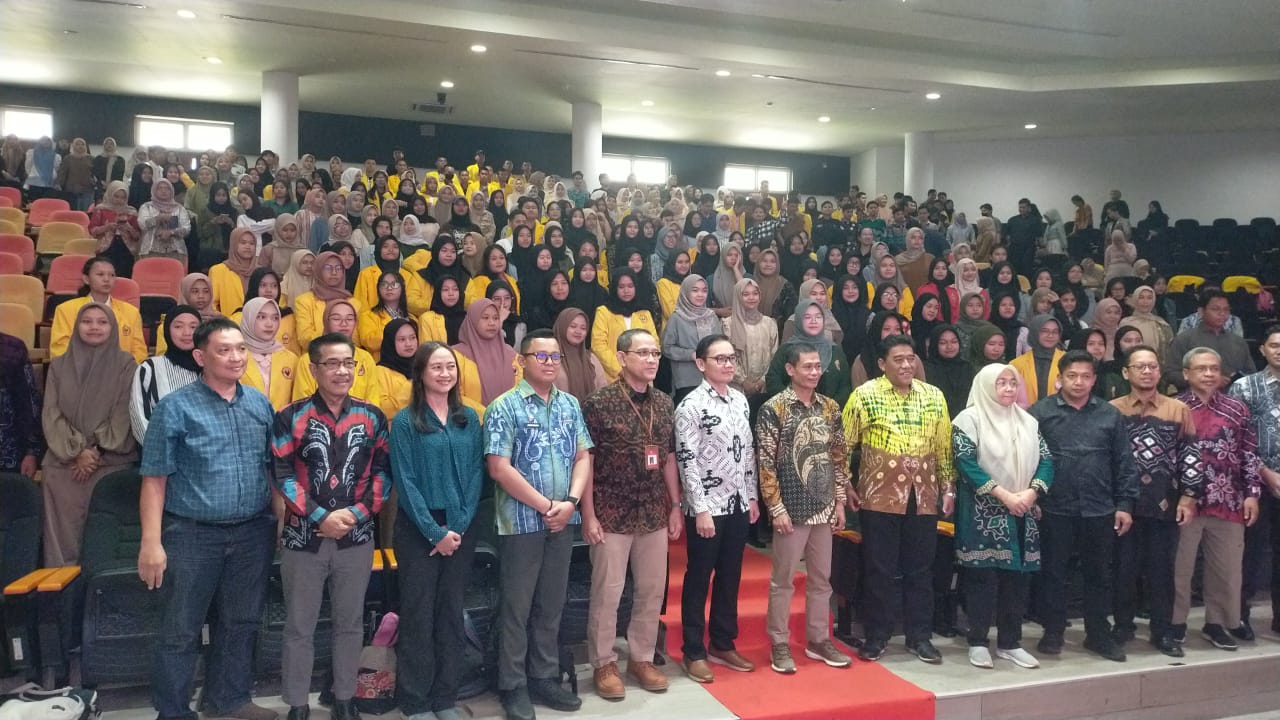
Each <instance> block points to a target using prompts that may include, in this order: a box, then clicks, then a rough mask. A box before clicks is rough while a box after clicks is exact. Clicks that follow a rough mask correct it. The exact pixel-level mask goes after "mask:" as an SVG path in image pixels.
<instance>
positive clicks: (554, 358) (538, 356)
mask: <svg viewBox="0 0 1280 720" xmlns="http://www.w3.org/2000/svg"><path fill="white" fill-rule="evenodd" d="M524 356H525V357H531V358H533V359H534V360H537V361H538V363H539V364H542V365H559V364H560V361H561V360H563V359H564V355H561V354H560V353H558V352H557V353H549V352H535V353H524Z"/></svg>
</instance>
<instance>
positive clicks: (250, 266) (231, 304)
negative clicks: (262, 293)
mask: <svg viewBox="0 0 1280 720" xmlns="http://www.w3.org/2000/svg"><path fill="white" fill-rule="evenodd" d="M229 250H230V252H228V253H227V259H226V260H224V261H223V262H220V263H218V264H217V265H214V266H213V267H211V268H209V281H210V282H211V283H212V285H213V307H214V309H216V310H217V311H218V312H220V313H222V314H223V315H229V314H231V313H232V312H234V311H235V310H236V308H239V307H242V306H243V305H244V295H245V291H246V290H248V288H249V278H250V277H252V276H253V271H254V270H257V269H258V267H259V266H260V265H261V258H260V257H259V256H258V239H257V238H256V237H254V234H253V231H252V230H250V229H248V228H243V227H238V228H235V229H234V230H232V231H231V245H230V248H229Z"/></svg>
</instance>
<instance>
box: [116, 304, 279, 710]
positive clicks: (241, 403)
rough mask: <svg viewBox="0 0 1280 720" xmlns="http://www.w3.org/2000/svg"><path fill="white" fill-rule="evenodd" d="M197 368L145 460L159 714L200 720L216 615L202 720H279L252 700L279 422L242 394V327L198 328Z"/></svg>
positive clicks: (160, 411) (260, 402)
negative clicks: (206, 647) (157, 620)
mask: <svg viewBox="0 0 1280 720" xmlns="http://www.w3.org/2000/svg"><path fill="white" fill-rule="evenodd" d="M194 357H195V360H196V362H197V363H199V365H200V366H201V368H203V375H202V377H201V381H200V382H197V383H192V384H191V385H188V386H186V387H184V388H181V389H179V390H175V391H174V392H172V393H170V394H169V395H167V396H165V397H164V399H162V400H161V401H160V404H159V405H157V406H156V409H155V411H154V413H153V414H152V417H151V424H150V425H149V426H148V427H147V436H146V447H145V450H144V451H143V455H142V467H141V474H142V499H141V508H140V510H141V516H142V545H141V548H140V549H139V551H138V576H139V577H140V578H142V582H144V583H146V585H147V587H148V588H149V589H151V590H161V591H162V592H163V593H164V597H165V608H164V618H163V620H162V622H161V632H160V641H159V642H158V643H157V645H156V656H155V666H154V667H153V669H152V672H151V686H152V690H151V694H152V703H153V704H154V705H155V708H156V711H157V714H158V716H159V718H161V720H179V719H180V720H196V713H195V712H194V711H192V710H191V695H192V691H193V688H194V684H195V680H194V676H195V670H196V660H197V658H198V656H199V650H200V630H201V628H202V627H203V626H204V623H205V618H206V617H207V616H208V614H209V608H210V606H211V605H216V607H217V612H216V615H217V618H218V620H217V623H216V624H215V625H214V627H213V637H212V642H211V648H210V652H209V662H208V667H207V669H206V672H205V678H206V679H205V686H204V701H205V717H210V718H214V717H219V718H221V717H226V718H239V719H242V720H274V718H275V717H276V713H275V712H274V711H272V710H268V709H266V708H263V707H260V706H258V705H255V704H254V703H253V701H252V700H251V698H250V692H251V690H252V688H253V670H252V668H253V647H254V641H255V638H256V636H257V630H258V626H259V624H260V623H261V622H262V614H263V611H264V606H265V604H266V588H267V576H268V573H269V572H270V569H271V556H272V553H273V551H274V549H275V531H276V521H275V518H273V517H272V515H271V509H270V503H271V485H270V482H269V477H270V467H271V465H270V463H271V454H270V450H269V441H270V434H271V422H272V418H273V415H274V413H273V412H272V408H271V403H270V402H269V401H268V400H267V398H266V396H264V395H263V394H262V393H260V392H258V391H257V390H254V389H252V388H247V387H244V386H242V385H241V384H240V377H241V376H242V375H243V374H244V370H245V367H246V364H247V362H248V353H247V351H246V349H245V342H244V336H243V335H241V333H240V328H239V326H238V325H236V324H235V323H234V322H232V321H230V320H227V319H226V318H218V319H216V320H210V321H208V322H206V323H204V324H203V325H201V326H200V327H199V328H198V329H197V330H196V336H195V352H194Z"/></svg>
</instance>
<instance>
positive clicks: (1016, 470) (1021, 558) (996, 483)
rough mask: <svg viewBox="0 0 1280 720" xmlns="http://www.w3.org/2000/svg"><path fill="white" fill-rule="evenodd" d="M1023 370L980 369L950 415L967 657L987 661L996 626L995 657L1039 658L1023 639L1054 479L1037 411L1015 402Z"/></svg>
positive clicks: (1028, 662)
mask: <svg viewBox="0 0 1280 720" xmlns="http://www.w3.org/2000/svg"><path fill="white" fill-rule="evenodd" d="M1021 382H1022V381H1021V379H1020V376H1019V375H1018V373H1017V371H1016V370H1014V369H1013V368H1012V367H1011V366H1009V365H1003V364H992V365H987V366H986V367H984V368H982V369H981V370H979V371H978V374H977V376H976V377H974V379H973V387H972V389H971V390H970V391H969V407H967V408H966V409H964V410H963V411H961V412H960V414H959V415H957V416H956V419H955V420H953V421H952V423H951V427H952V432H951V437H952V441H953V445H954V448H955V463H956V468H957V469H958V470H959V471H960V478H961V479H960V482H957V483H956V493H957V496H958V497H957V498H956V557H957V558H959V560H960V565H961V566H962V567H963V568H964V570H963V572H962V574H963V576H964V583H965V585H964V587H965V610H966V611H967V614H968V616H969V662H970V664H972V665H974V666H975V667H980V668H990V667H992V666H993V664H992V662H991V651H990V650H988V640H987V633H988V631H989V630H990V628H991V624H992V620H994V621H995V624H996V628H997V636H996V657H999V658H1001V659H1003V660H1008V661H1010V662H1012V663H1013V664H1015V665H1017V666H1019V667H1025V668H1034V667H1039V666H1040V663H1039V661H1037V660H1036V659H1035V658H1034V657H1032V655H1031V654H1030V653H1028V652H1027V651H1026V650H1023V649H1022V647H1021V641H1022V615H1023V611H1024V609H1025V607H1026V597H1027V590H1028V588H1029V586H1030V584H1031V573H1033V572H1036V571H1037V570H1039V569H1040V531H1039V528H1038V527H1037V526H1036V518H1035V516H1036V515H1037V514H1038V511H1037V510H1036V502H1037V501H1038V500H1039V498H1040V496H1041V495H1043V494H1044V493H1046V492H1048V490H1049V484H1050V483H1052V482H1053V457H1052V456H1051V455H1050V454H1049V448H1048V446H1047V445H1046V444H1045V442H1044V438H1043V437H1042V436H1041V435H1040V427H1039V424H1038V423H1037V422H1036V420H1035V418H1033V417H1031V416H1030V415H1029V414H1027V412H1026V411H1025V410H1023V409H1022V408H1020V407H1018V405H1017V403H1016V401H1017V399H1018V390H1019V383H1021Z"/></svg>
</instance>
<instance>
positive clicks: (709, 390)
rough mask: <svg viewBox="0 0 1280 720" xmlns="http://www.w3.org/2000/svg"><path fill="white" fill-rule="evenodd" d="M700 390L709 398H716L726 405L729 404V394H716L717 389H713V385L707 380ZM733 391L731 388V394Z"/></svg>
mask: <svg viewBox="0 0 1280 720" xmlns="http://www.w3.org/2000/svg"><path fill="white" fill-rule="evenodd" d="M698 390H699V391H701V392H703V393H706V395H707V397H709V398H715V399H716V400H719V401H720V402H725V403H727V402H729V393H726V394H724V395H721V394H720V393H718V392H716V389H715V388H713V387H711V383H709V382H707V381H706V380H703V381H702V384H701V385H699V386H698ZM732 391H733V389H732V388H730V393H731V392H732Z"/></svg>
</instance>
